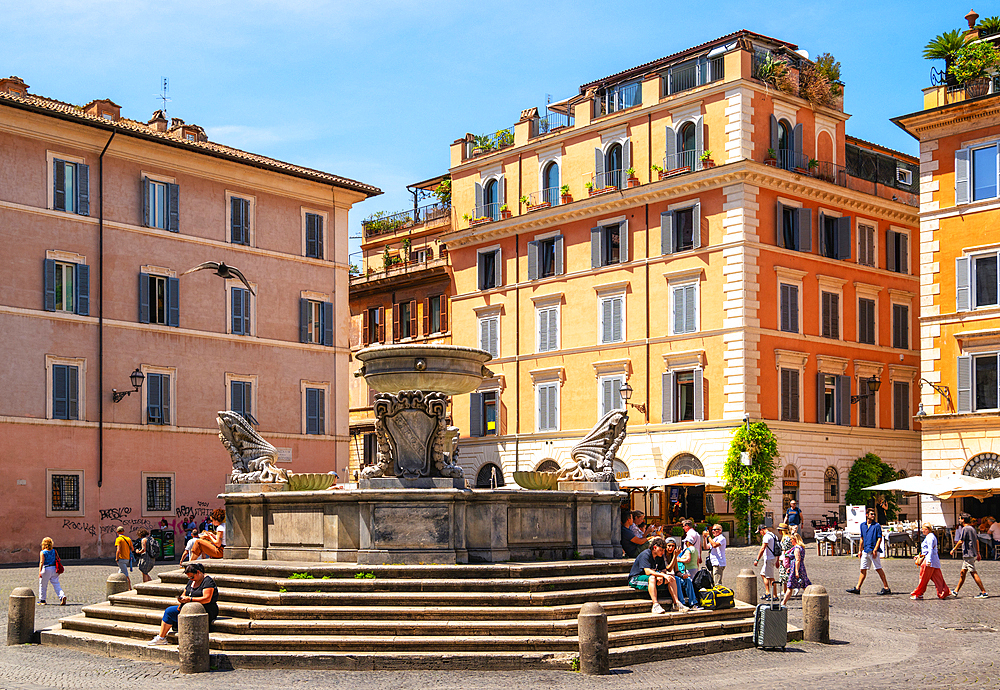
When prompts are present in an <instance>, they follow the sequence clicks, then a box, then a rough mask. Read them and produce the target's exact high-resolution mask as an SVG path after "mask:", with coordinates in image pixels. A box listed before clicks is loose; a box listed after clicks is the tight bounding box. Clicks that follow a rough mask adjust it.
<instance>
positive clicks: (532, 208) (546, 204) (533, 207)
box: [528, 201, 566, 213]
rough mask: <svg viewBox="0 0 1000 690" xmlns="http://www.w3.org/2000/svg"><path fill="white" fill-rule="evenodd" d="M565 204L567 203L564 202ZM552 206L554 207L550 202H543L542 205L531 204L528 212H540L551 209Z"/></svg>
mask: <svg viewBox="0 0 1000 690" xmlns="http://www.w3.org/2000/svg"><path fill="white" fill-rule="evenodd" d="M563 203H566V202H565V201H564V202H563ZM551 206H552V204H551V203H549V202H548V201H543V202H542V203H540V204H531V205H529V206H528V212H529V213H530V212H531V211H538V210H540V209H543V208H549V207H551Z"/></svg>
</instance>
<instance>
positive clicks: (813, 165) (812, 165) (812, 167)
mask: <svg viewBox="0 0 1000 690" xmlns="http://www.w3.org/2000/svg"><path fill="white" fill-rule="evenodd" d="M818 169H819V161H818V160H816V159H815V158H810V159H809V174H810V175H812V176H813V177H815V176H816V171H817V170H818Z"/></svg>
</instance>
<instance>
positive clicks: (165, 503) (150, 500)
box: [145, 477, 174, 513]
mask: <svg viewBox="0 0 1000 690" xmlns="http://www.w3.org/2000/svg"><path fill="white" fill-rule="evenodd" d="M173 504H174V501H173V477H146V511H145V512H147V513H165V512H168V511H172V510H173Z"/></svg>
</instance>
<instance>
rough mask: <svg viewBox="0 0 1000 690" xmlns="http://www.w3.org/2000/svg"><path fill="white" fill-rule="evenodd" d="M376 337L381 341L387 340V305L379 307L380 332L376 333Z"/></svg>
mask: <svg viewBox="0 0 1000 690" xmlns="http://www.w3.org/2000/svg"><path fill="white" fill-rule="evenodd" d="M375 339H377V340H378V342H380V343H384V342H385V307H379V308H378V332H377V333H376V334H375Z"/></svg>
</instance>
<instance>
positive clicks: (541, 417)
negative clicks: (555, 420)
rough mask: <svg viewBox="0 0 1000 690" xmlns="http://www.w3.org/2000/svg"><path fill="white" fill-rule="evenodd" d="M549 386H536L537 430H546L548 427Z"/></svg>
mask: <svg viewBox="0 0 1000 690" xmlns="http://www.w3.org/2000/svg"><path fill="white" fill-rule="evenodd" d="M548 392H549V387H548V386H539V387H538V394H537V397H538V421H537V424H538V430H539V431H546V430H548V429H549V396H548Z"/></svg>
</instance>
